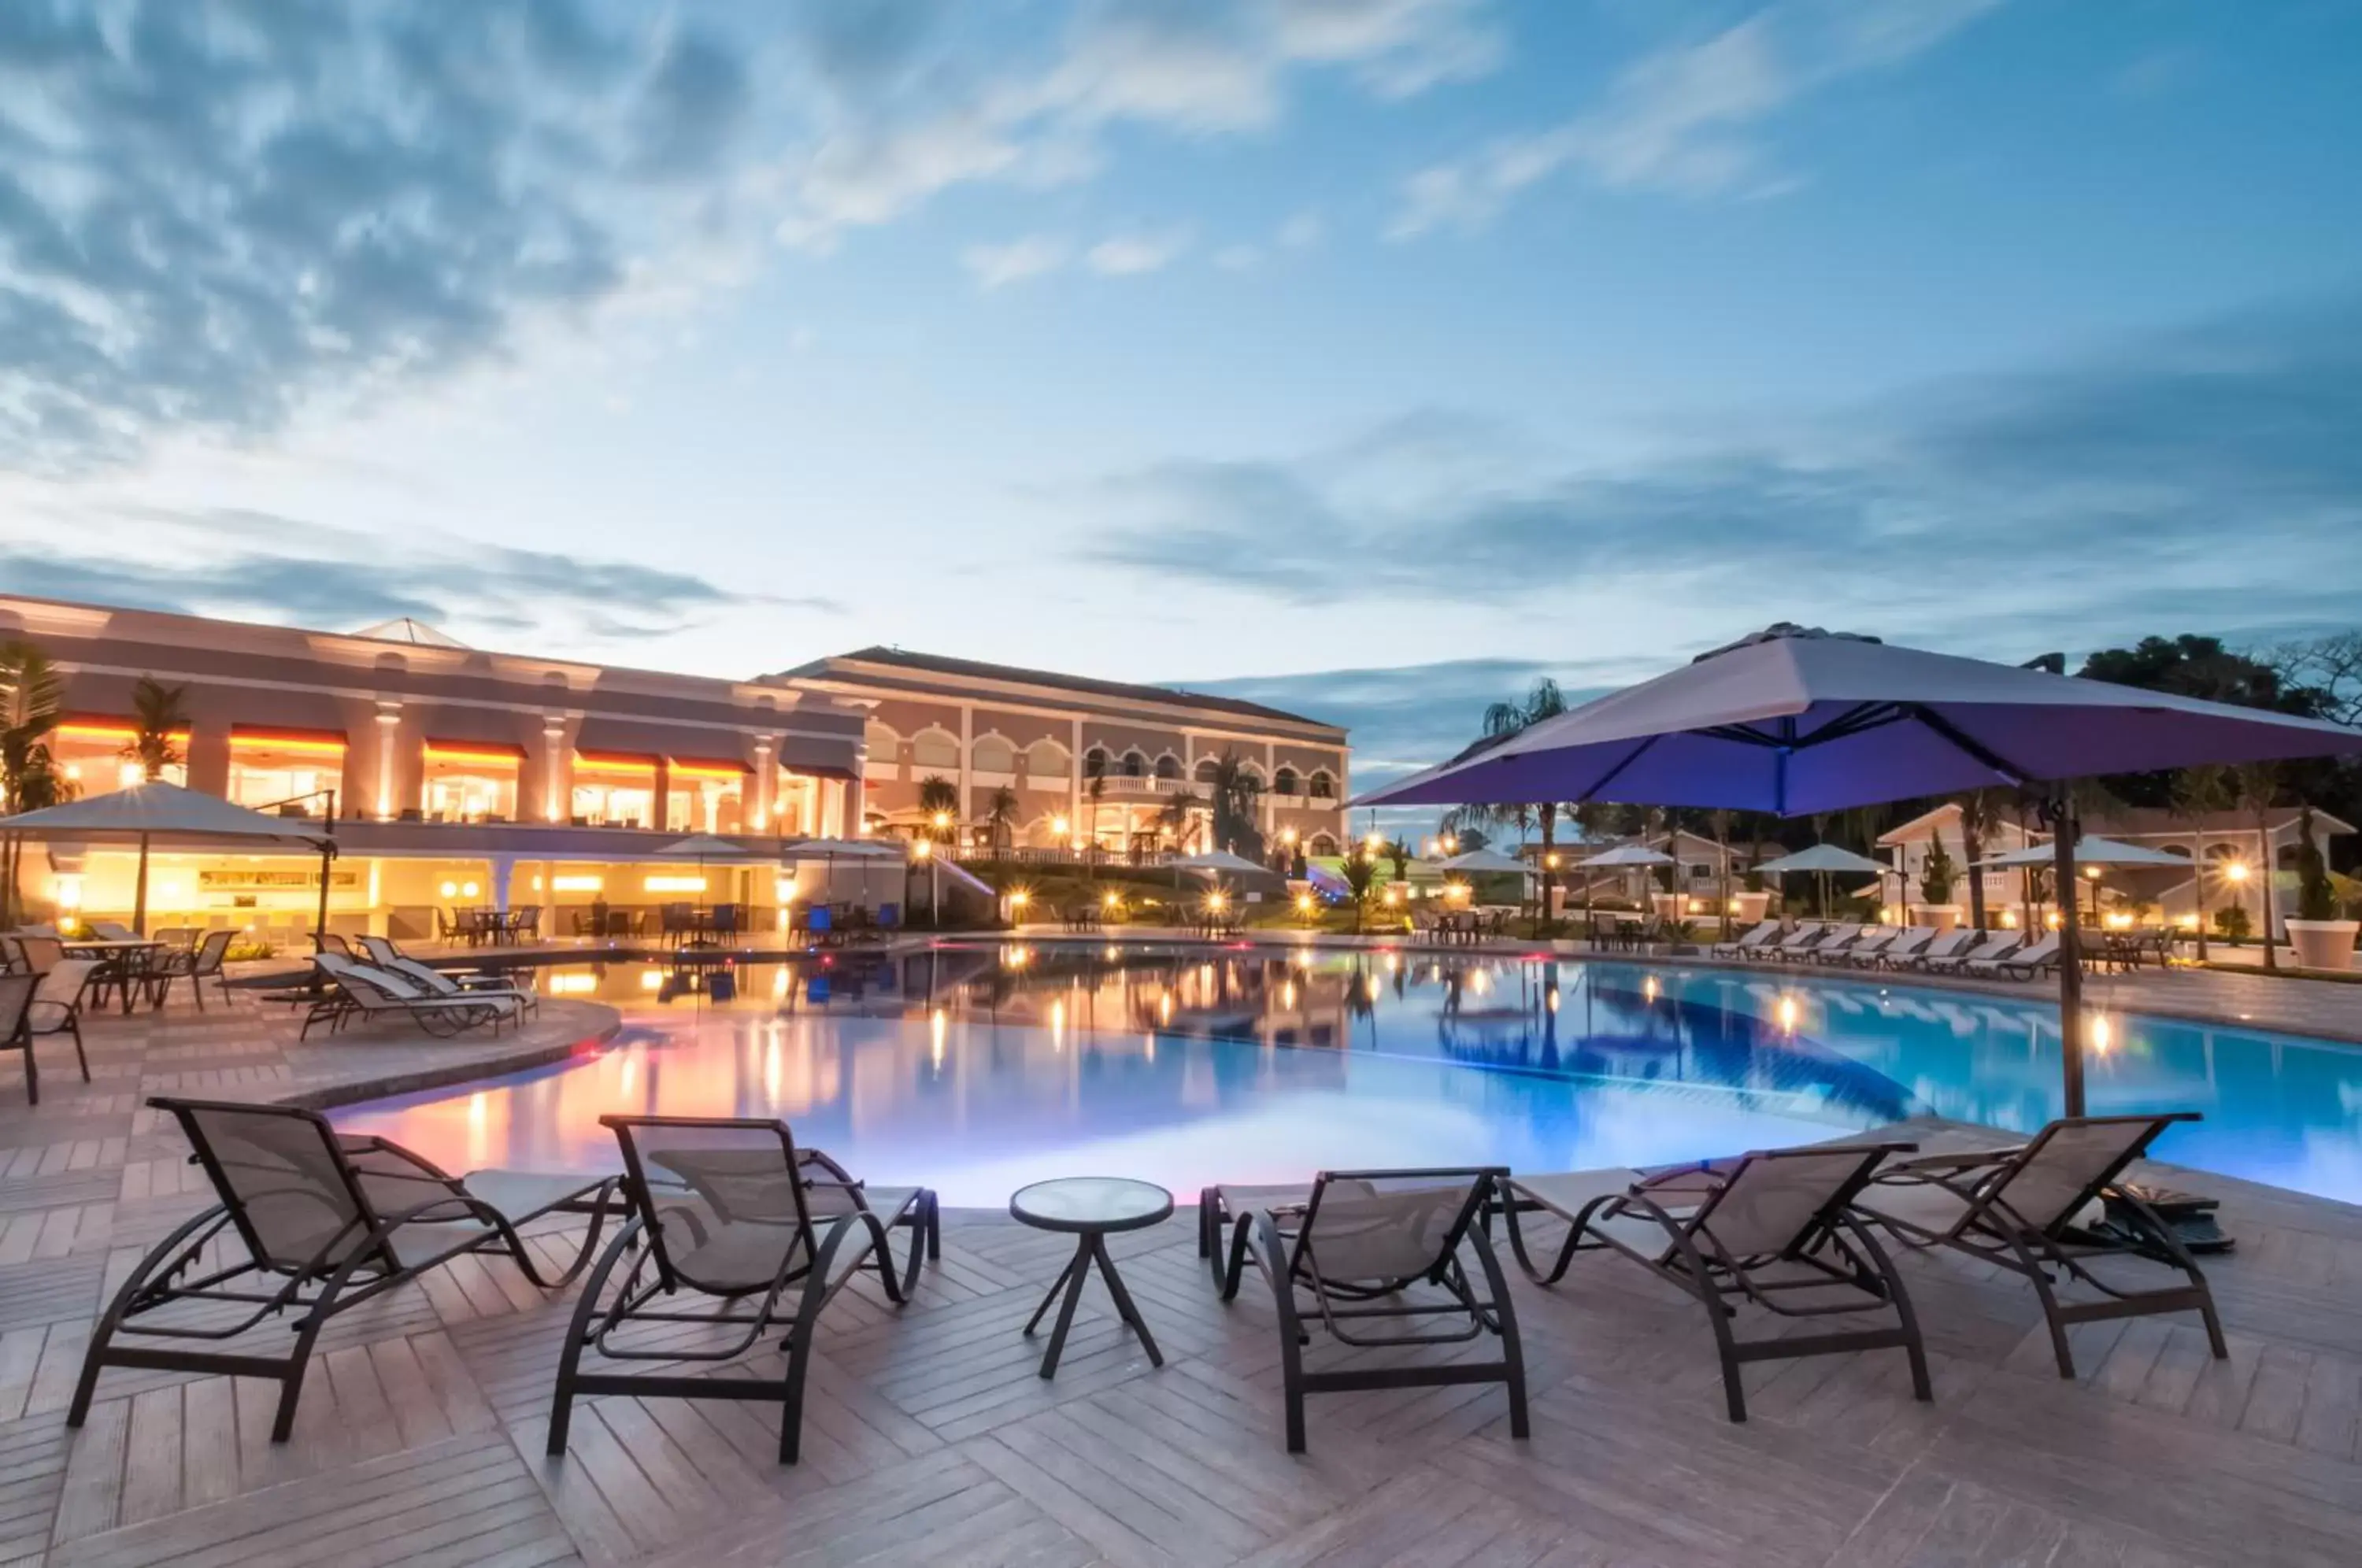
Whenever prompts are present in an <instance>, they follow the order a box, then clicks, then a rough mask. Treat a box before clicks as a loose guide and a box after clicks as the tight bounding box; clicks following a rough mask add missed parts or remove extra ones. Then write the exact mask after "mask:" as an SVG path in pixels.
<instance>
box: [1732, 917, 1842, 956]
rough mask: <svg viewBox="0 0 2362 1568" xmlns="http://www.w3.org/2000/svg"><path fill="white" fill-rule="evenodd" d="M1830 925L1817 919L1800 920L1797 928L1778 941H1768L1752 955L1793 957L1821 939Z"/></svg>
mask: <svg viewBox="0 0 2362 1568" xmlns="http://www.w3.org/2000/svg"><path fill="white" fill-rule="evenodd" d="M1829 929H1830V927H1829V926H1827V924H1825V923H1824V922H1820V921H1816V920H1808V921H1804V922H1800V923H1799V924H1798V925H1797V927H1796V929H1795V930H1794V931H1792V932H1790V933H1788V934H1787V935H1786V936H1784V937H1783V938H1781V939H1780V940H1779V941H1777V942H1771V943H1766V944H1764V945H1762V946H1761V947H1759V948H1757V949H1756V950H1755V952H1754V953H1753V954H1752V955H1751V956H1754V957H1757V958H1771V959H1783V958H1792V957H1794V956H1795V955H1798V954H1801V953H1803V952H1805V950H1806V949H1807V948H1809V947H1811V946H1812V945H1813V944H1815V943H1816V942H1818V941H1820V940H1821V938H1822V936H1823V935H1824V934H1826V933H1827V932H1828V931H1829Z"/></svg>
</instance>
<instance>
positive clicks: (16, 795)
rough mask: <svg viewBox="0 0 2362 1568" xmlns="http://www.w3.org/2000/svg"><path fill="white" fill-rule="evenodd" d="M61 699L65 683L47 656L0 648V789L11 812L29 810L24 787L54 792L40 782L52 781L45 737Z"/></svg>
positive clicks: (19, 646) (16, 645)
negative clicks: (3, 792) (3, 788)
mask: <svg viewBox="0 0 2362 1568" xmlns="http://www.w3.org/2000/svg"><path fill="white" fill-rule="evenodd" d="M64 699H65V681H64V679H62V678H61V676H60V675H59V674H58V670H57V666H55V665H53V664H51V663H50V658H49V656H48V655H47V654H45V653H43V652H42V651H41V650H40V649H39V647H37V646H34V645H33V644H31V643H27V642H11V643H6V644H0V786H5V792H6V802H7V808H8V810H9V811H11V812H22V811H28V810H32V809H34V808H32V807H31V806H30V805H29V804H28V801H27V790H28V787H31V788H36V789H39V788H51V789H53V788H54V787H55V785H54V782H51V783H50V784H48V785H43V784H41V783H39V780H40V779H42V778H44V777H47V778H50V779H51V780H53V781H54V778H55V768H54V767H52V766H51V765H50V748H49V735H50V731H51V730H54V729H56V728H57V727H58V713H59V709H60V706H61V703H62V702H63V701H64ZM37 754H38V755H37ZM48 803H54V802H48Z"/></svg>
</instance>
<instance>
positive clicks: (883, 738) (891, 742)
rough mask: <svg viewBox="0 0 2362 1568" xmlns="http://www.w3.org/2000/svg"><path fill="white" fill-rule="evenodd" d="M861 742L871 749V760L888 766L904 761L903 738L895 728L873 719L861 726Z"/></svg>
mask: <svg viewBox="0 0 2362 1568" xmlns="http://www.w3.org/2000/svg"><path fill="white" fill-rule="evenodd" d="M861 742H862V744H863V745H866V746H867V747H868V748H869V760H870V761H872V762H882V763H887V764H889V765H890V764H892V763H897V762H900V761H901V760H902V737H901V735H900V734H897V733H896V732H895V729H894V726H893V725H891V724H889V723H885V722H884V721H882V720H878V719H872V720H870V721H869V722H868V723H866V724H864V725H862V726H861Z"/></svg>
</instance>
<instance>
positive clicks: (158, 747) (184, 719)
mask: <svg viewBox="0 0 2362 1568" xmlns="http://www.w3.org/2000/svg"><path fill="white" fill-rule="evenodd" d="M188 696H189V689H188V688H187V687H185V686H167V685H165V684H164V683H163V682H162V681H160V680H159V679H156V678H155V677H154V676H152V675H143V676H141V677H140V678H139V679H138V681H137V682H135V683H134V684H133V686H132V688H131V711H132V712H133V713H135V714H137V715H138V724H139V728H138V734H135V735H133V736H132V737H131V739H130V740H129V741H128V742H127V743H126V744H125V745H124V747H123V755H124V756H127V757H128V758H130V759H131V760H132V761H134V762H137V763H138V764H139V772H140V775H141V777H143V778H146V779H147V780H148V781H149V783H151V784H152V783H154V782H155V781H156V780H157V779H159V778H163V777H164V769H166V768H167V767H178V766H179V765H180V764H181V763H182V762H184V761H186V760H187V758H185V757H183V756H182V755H181V748H180V744H179V743H180V736H181V734H182V732H183V731H185V730H186V729H187V728H188V727H189V704H188Z"/></svg>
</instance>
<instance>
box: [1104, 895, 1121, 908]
mask: <svg viewBox="0 0 2362 1568" xmlns="http://www.w3.org/2000/svg"><path fill="white" fill-rule="evenodd" d="M1122 902H1123V896H1122V895H1121V894H1120V893H1109V894H1107V895H1105V896H1104V897H1102V898H1101V899H1100V900H1099V903H1100V904H1101V905H1102V906H1104V907H1105V908H1108V909H1114V908H1116V907H1117V906H1118V905H1120V904H1121V903H1122Z"/></svg>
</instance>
